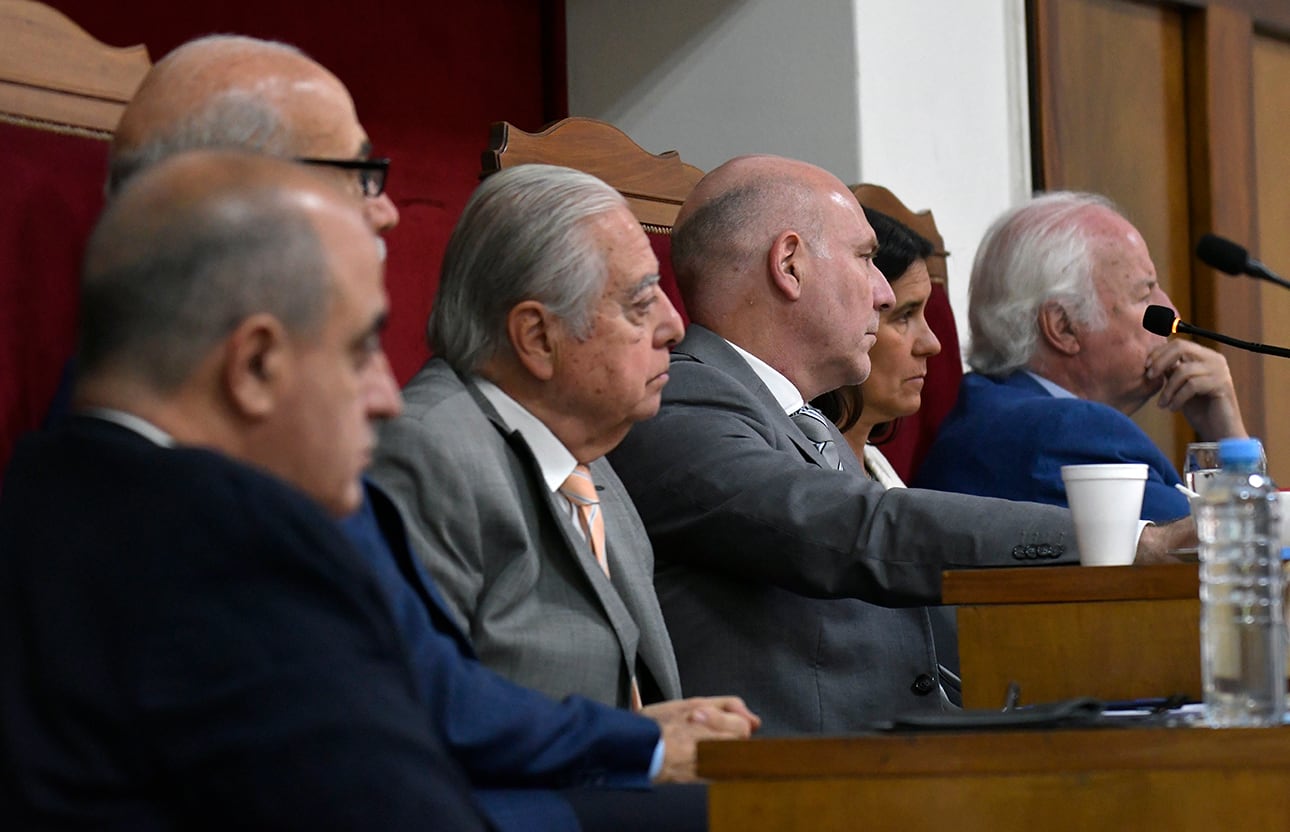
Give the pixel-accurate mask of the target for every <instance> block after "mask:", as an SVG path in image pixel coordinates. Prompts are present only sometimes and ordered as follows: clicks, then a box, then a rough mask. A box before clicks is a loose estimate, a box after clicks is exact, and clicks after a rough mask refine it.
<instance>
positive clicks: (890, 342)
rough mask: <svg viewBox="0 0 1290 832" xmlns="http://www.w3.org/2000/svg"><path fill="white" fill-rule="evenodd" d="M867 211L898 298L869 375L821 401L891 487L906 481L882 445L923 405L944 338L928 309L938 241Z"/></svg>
mask: <svg viewBox="0 0 1290 832" xmlns="http://www.w3.org/2000/svg"><path fill="white" fill-rule="evenodd" d="M864 214H865V218H866V219H867V220H869V224H870V225H872V226H873V230H874V233H875V234H877V235H878V253H877V254H876V255H875V256H874V263H875V264H876V265H877V266H878V269H879V270H880V271H881V272H882V273H883V274H884V275H885V276H886V277H887V281H888V282H889V283H890V284H891V288H892V291H893V292H894V293H895V295H896V302H895V303H894V304H893V305H892V307H891V308H890V309H888V310H886V311H885V312H883V313H882V318H881V322H880V324H879V326H878V335H877V341H876V342H875V343H874V345H873V348H872V349H870V350H869V360H870V363H871V364H872V367H873V368H872V370H870V372H869V378H868V379H867V380H866V381H865V382H864V386H863V390H862V389H861V387H860V386H859V385H851V386H849V387H843V388H841V389H838V390H835V391H833V392H832V393H826V394H825V395H824V396H821V397H820V398H818V399H816V400H815V402H814V404H815V405H816V407H819V408H820V410H822V411H824V413H825V414H826V415H828V416H829V418H831V419H832V420H833V422H834V423H835V424H836V425H837V426H838V429H839V430H841V431H842V434H843V435H844V436H845V437H846V440H847V443H848V444H850V445H851V448H852V450H854V451H855V453H856V456H857V457H860V459H862V460H863V461H864V467H865V471H866V472H867V473H868V474H869V476H870V477H872V478H873V479H875V480H877V481H878V482H880V483H881V484H883V485H885V486H886V487H888V488H893V487H898V486H904V483H903V482H901V480H900V476H899V475H898V474H897V473H896V472H895V470H893V469H892V467H891V465H890V463H888V462H887V458H886V457H884V456H883V455H882V452H881V451H880V450H878V448H877V447H876V446H877V445H879V444H881V443H882V442H883V441H884V440H886V439H889V438H890V437H891V435H892V434H893V433H894V432H895V429H896V427H897V425H898V424H899V421H900V418H901V417H902V416H909V415H912V414H913V413H915V412H917V410H918V408H919V406H920V405H921V404H922V394H923V380H924V378H925V377H926V376H927V359H929V358H931V357H932V356H933V355H936V354H937V353H939V352H940V351H941V342H940V341H939V340H938V339H937V338H936V334H935V333H934V332H932V329H931V327H930V326H928V324H927V318H926V317H925V316H924V314H923V313H924V310H925V309H926V306H927V299H928V298H929V297H930V296H931V293H932V280H931V277H930V276H929V275H928V273H927V258H928V257H929V256H931V254H932V252H933V246H932V244H931V243H930V242H929V241H928V240H927V239H926V238H925V237H923V236H922V235H920V234H918V232H916V231H914V230H913V229H911V228H910V227H909V226H907V225H905V224H904V223H901V222H899V221H898V220H895V219H893V218H892V217H889V216H887V215H886V214H884V213H881V212H880V211H874V210H873V209H871V208H865V209H864Z"/></svg>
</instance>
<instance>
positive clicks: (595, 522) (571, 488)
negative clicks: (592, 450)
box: [560, 465, 609, 576]
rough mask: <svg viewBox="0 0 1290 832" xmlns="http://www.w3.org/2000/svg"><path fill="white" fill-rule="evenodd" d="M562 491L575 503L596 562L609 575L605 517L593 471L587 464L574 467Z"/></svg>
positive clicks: (574, 505)
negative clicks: (601, 509)
mask: <svg viewBox="0 0 1290 832" xmlns="http://www.w3.org/2000/svg"><path fill="white" fill-rule="evenodd" d="M560 493H561V494H563V495H564V498H565V499H566V500H568V501H569V502H570V503H572V504H573V507H574V508H575V509H577V511H578V522H579V523H581V524H582V533H583V534H585V535H586V536H587V540H588V541H590V543H591V552H592V554H594V555H595V556H596V563H598V564H600V568H601V569H602V570H604V572H605V575H606V576H608V575H609V559H608V558H606V557H605V518H604V516H603V515H601V513H600V495H599V494H597V493H596V484H595V482H593V481H592V479H591V471H589V470H588V469H587V466H585V465H579V466H577V467H576V468H574V469H573V473H572V474H570V475H569V477H568V479H566V480H565V481H564V484H563V485H561V486H560Z"/></svg>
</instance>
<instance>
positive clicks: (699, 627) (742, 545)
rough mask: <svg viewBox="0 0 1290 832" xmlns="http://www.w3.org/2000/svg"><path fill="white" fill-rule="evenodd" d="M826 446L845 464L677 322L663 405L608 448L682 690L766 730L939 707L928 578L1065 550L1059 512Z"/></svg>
mask: <svg viewBox="0 0 1290 832" xmlns="http://www.w3.org/2000/svg"><path fill="white" fill-rule="evenodd" d="M835 441H836V442H837V443H838V446H839V451H840V452H841V453H842V455H843V458H844V466H845V468H846V469H847V470H843V471H836V470H829V469H828V468H827V467H826V466H825V465H824V462H823V460H822V459H821V458H820V456H819V454H818V453H817V452H816V450H815V447H814V446H813V445H812V444H811V443H810V441H809V440H808V439H807V438H806V437H805V436H804V435H803V434H802V433H801V431H800V430H799V429H798V428H797V426H796V425H794V424H793V422H792V420H791V419H789V417H787V416H786V415H784V411H783V410H782V409H781V408H780V406H779V404H778V403H777V402H776V401H775V399H774V397H773V396H772V395H771V393H770V391H769V390H767V389H766V387H765V386H764V385H763V384H762V383H761V381H760V380H759V379H758V378H757V376H756V374H755V373H754V372H753V371H752V369H751V368H750V367H749V366H748V364H747V362H745V361H744V360H743V358H742V357H740V356H739V354H738V353H736V352H735V351H734V350H732V349H731V348H730V346H729V345H728V344H727V343H726V342H725V341H724V340H723V339H721V338H720V337H718V336H717V335H715V334H714V333H712V332H710V331H709V330H706V329H704V328H703V327H701V326H691V327H690V329H689V331H688V332H687V334H686V337H685V340H684V341H683V342H682V343H681V344H680V345H679V346H677V347H676V349H675V350H674V351H673V355H672V365H671V380H670V381H669V382H668V385H667V387H666V388H665V389H664V391H663V406H662V409H661V410H660V412H659V414H658V415H657V416H656V417H654V418H653V419H650V420H648V421H645V422H642V423H640V424H638V425H636V426H635V427H633V428H632V431H631V433H630V434H629V435H628V437H627V439H626V441H624V442H623V443H622V444H621V445H620V446H619V447H618V448H617V449H616V450H615V451H614V452H613V453H612V454H610V458H611V460H612V461H613V463H614V467H615V469H616V470H617V471H618V472H619V475H620V476H621V477H622V478H623V481H624V483H625V484H626V485H627V489H628V491H629V492H630V493H631V495H632V498H633V500H634V502H635V503H636V507H637V509H638V510H639V511H640V513H641V517H642V519H644V521H645V525H646V528H648V529H649V532H650V537H651V539H652V541H653V543H654V549H655V552H656V553H657V556H658V568H657V570H656V574H655V583H656V586H657V587H658V592H659V601H660V603H661V604H662V606H663V611H664V614H665V615H666V616H667V622H668V628H669V630H670V632H671V633H672V641H673V645H674V646H675V648H676V654H677V660H678V663H679V665H680V668H681V677H682V678H683V679H684V680H685V685H684V687H685V693H686V695H702V694H711V693H716V692H718V691H730V692H733V693H738V694H740V695H742V696H743V697H744V698H745V699H746V700H747V702H748V704H749V706H750V707H751V708H752V709H753V710H754V711H756V712H757V713H758V714H760V715H761V717H762V718H763V720H764V721H765V722H764V725H763V729H762V732H763V733H783V732H788V731H794V732H797V731H810V732H821V731H822V732H837V731H848V730H855V729H858V728H861V727H862V726H864V725H865V724H866V723H867V722H869V721H871V720H875V719H882V718H887V717H890V716H891V715H893V714H895V713H900V712H909V711H918V710H924V711H926V710H939V709H941V708H942V707H945V705H944V703H943V702H942V701H941V698H940V695H939V692H938V689H937V686H936V684H935V675H936V664H937V663H936V654H935V648H934V646H933V643H932V635H931V628H930V626H929V624H928V619H927V614H926V610H925V609H924V608H922V607H921V606H920V605H923V604H929V603H937V602H938V601H939V598H940V585H941V570H942V569H945V568H956V567H972V566H983V565H1017V564H1019V563H1023V562H1024V563H1034V562H1047V563H1052V562H1056V561H1072V560H1075V559H1076V555H1075V547H1074V545H1073V544H1074V540H1075V534H1074V527H1073V526H1072V524H1071V520H1070V515H1069V513H1068V512H1066V511H1065V510H1062V509H1055V508H1052V507H1049V506H1037V505H1032V504H1028V503H1010V502H1007V501H1003V500H987V499H983V498H966V497H964V496H962V495H953V494H941V493H938V492H929V491H917V490H913V489H893V490H890V491H888V490H886V489H884V488H883V487H882V486H881V485H879V484H878V483H876V482H873V481H872V480H869V479H868V478H866V477H864V476H862V475H861V473H860V472H861V467H860V463H859V462H858V461H857V460H856V458H855V456H854V454H852V453H851V452H850V450H849V448H848V447H847V445H846V443H845V442H844V441H843V440H842V438H841V436H836V437H835ZM853 599H862V600H853ZM879 605H881V606H879ZM1002 696H1003V691H1000V701H1002Z"/></svg>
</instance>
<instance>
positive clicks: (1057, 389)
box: [1023, 370, 1078, 399]
mask: <svg viewBox="0 0 1290 832" xmlns="http://www.w3.org/2000/svg"><path fill="white" fill-rule="evenodd" d="M1023 372H1025V374H1026V375H1028V376H1030V377H1031V378H1033V379H1034V380H1035V381H1036V382H1038V383H1039V386H1040V387H1042V388H1044V389H1045V390H1047V391H1048V392H1049V393H1051V394H1052V395H1053V397H1054V398H1058V399H1074V398H1078V396H1076V395H1075V394H1074V393H1072V392H1071V391H1069V390H1067V389H1066V388H1065V387H1062V386H1061V385H1060V384H1058V383H1057V382H1055V381H1049V380H1048V379H1046V378H1044V377H1043V376H1041V375H1039V374H1038V373H1032V372H1031V371H1030V370H1024V371H1023Z"/></svg>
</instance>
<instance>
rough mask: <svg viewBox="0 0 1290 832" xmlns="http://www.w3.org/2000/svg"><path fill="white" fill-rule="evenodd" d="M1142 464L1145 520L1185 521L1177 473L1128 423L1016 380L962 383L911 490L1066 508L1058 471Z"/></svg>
mask: <svg viewBox="0 0 1290 832" xmlns="http://www.w3.org/2000/svg"><path fill="white" fill-rule="evenodd" d="M1098 462H1145V463H1146V464H1147V487H1146V491H1145V493H1144V495H1143V499H1142V519H1143V520H1152V521H1156V522H1163V521H1166V520H1174V519H1177V518H1179V517H1183V516H1185V515H1186V514H1187V513H1188V511H1189V506H1188V504H1187V498H1186V497H1184V496H1183V495H1182V494H1181V493H1180V492H1179V491H1178V490H1177V489H1175V488H1174V485H1175V484H1177V483H1179V482H1181V480H1180V479H1179V477H1178V472H1177V471H1176V470H1175V469H1174V466H1173V465H1172V464H1171V463H1170V462H1169V460H1168V458H1166V457H1165V455H1164V454H1163V453H1161V451H1160V449H1159V448H1157V447H1156V445H1155V443H1154V442H1152V441H1151V439H1150V437H1148V436H1147V435H1146V434H1145V433H1143V432H1142V429H1141V428H1139V427H1138V426H1137V425H1136V424H1135V423H1134V421H1133V420H1132V419H1130V418H1129V417H1128V416H1125V415H1124V414H1123V413H1121V412H1120V411H1118V410H1116V409H1115V408H1113V407H1110V406H1109V405H1105V404H1100V403H1098V402H1090V401H1085V400H1083V399H1067V398H1058V397H1056V396H1053V395H1052V394H1051V393H1049V392H1048V391H1047V390H1046V389H1044V387H1043V386H1042V385H1041V384H1039V382H1037V381H1035V380H1034V379H1033V378H1031V377H1030V376H1029V375H1028V374H1027V373H1024V372H1017V373H1013V374H1011V375H1009V376H1005V377H1003V378H998V379H996V378H992V377H990V376H985V375H981V374H980V373H969V374H968V375H966V376H964V377H963V385H962V387H960V388H959V398H958V401H957V402H956V403H955V405H954V409H953V410H951V411H950V414H949V416H947V417H946V418H945V421H944V422H942V423H941V427H940V429H939V431H938V432H937V434H936V442H935V443H934V444H933V445H932V448H931V450H930V451H929V452H928V454H927V458H926V459H925V460H924V461H923V465H922V467H921V468H919V469H918V476H917V477H916V478H915V481H914V483H913V485H914V486H915V487H918V488H934V489H936V490H938V491H958V492H960V493H963V494H978V495H981V496H983V497H1004V498H1007V499H1009V500H1032V501H1035V502H1040V503H1051V504H1053V505H1060V506H1064V505H1066V486H1065V485H1063V483H1062V466H1063V465H1080V464H1087V463H1098Z"/></svg>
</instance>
